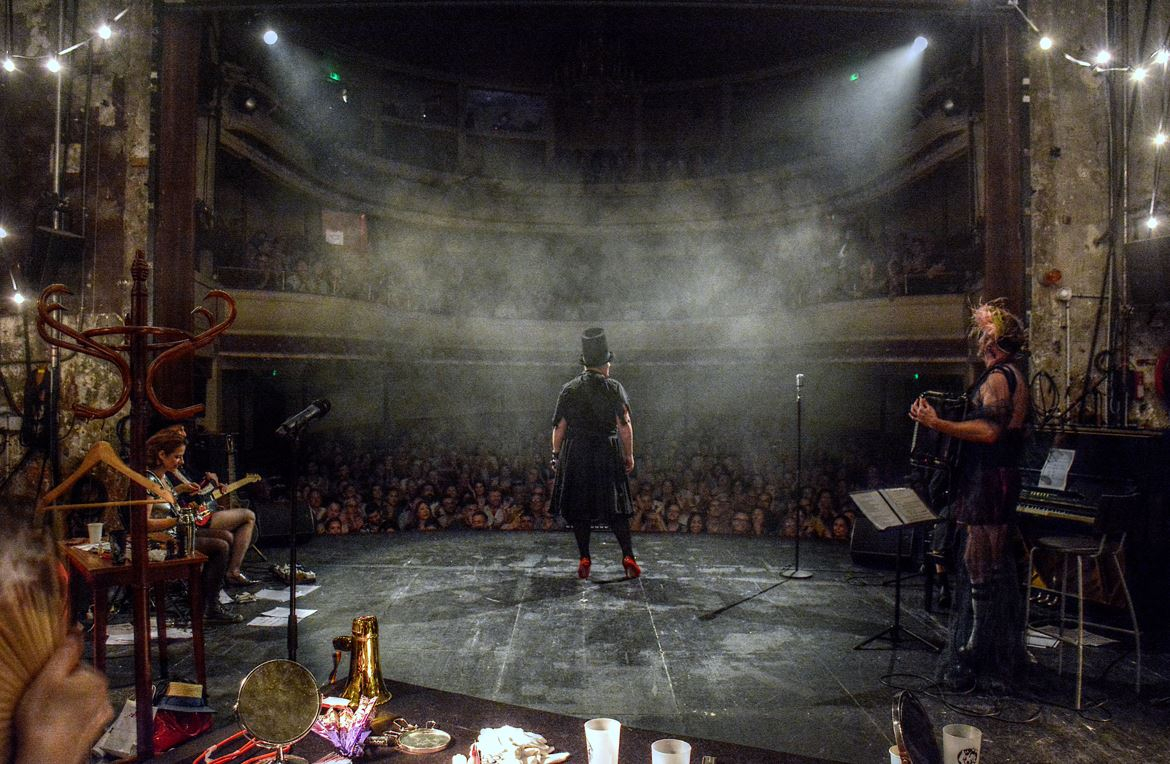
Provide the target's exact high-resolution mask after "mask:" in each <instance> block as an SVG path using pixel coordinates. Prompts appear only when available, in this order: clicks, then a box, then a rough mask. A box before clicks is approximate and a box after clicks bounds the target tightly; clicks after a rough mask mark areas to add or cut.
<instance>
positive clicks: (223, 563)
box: [146, 432, 244, 624]
mask: <svg viewBox="0 0 1170 764" xmlns="http://www.w3.org/2000/svg"><path fill="white" fill-rule="evenodd" d="M186 451H187V444H186V443H184V442H183V439H182V438H180V437H179V436H178V435H176V434H175V433H172V432H160V433H156V434H155V435H152V436H151V437H150V438H149V439H148V440H147V441H146V466H147V470H146V477H147V478H149V479H150V480H152V481H153V482H155V483H157V484H158V485H160V486H161V487H163V488H165V489H166V490H167V491H169V492H170V493H171V494H172V495H173V494H174V492H175V488H174V485H173V484H172V483H171V481H170V479H169V478H168V477H167V473H168V472H170V471H171V470H174V469H177V468H178V467H179V465H181V464H182V463H183V454H184V453H186ZM178 513H179V508H178V507H177V506H176V505H175V504H172V503H170V502H162V503H159V504H155V505H154V511H153V512H152V513H151V514H152V515H153V516H152V517H150V518H148V519H147V524H146V527H147V529H148V530H150V531H166V532H168V533H173V529H174V527H175V518H176V517H177V516H178ZM159 515H163V516H159ZM229 548H230V545H229V544H228V542H227V541H226V540H225V539H222V538H214V537H208V536H200V535H199V534H196V535H195V549H196V551H198V552H201V553H202V554H204V555H206V556H207V562H206V563H205V564H204V565H203V575H202V579H203V580H202V584H203V600H204V610H203V613H204V615H203V619H204V622H205V623H209V624H225V623H239V622H241V621H242V620H244V619H243V617H242V616H241V615H240V614H239V613H232V612H230V611H228V610H225V609H224V607H223V605H221V604H220V603H219V592H220V589H222V588H223V576H224V571H225V570H226V569H227V563H228V550H229Z"/></svg>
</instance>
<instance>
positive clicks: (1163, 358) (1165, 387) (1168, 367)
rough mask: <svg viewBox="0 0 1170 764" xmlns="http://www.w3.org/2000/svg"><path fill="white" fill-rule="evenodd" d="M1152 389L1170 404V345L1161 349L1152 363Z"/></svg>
mask: <svg viewBox="0 0 1170 764" xmlns="http://www.w3.org/2000/svg"><path fill="white" fill-rule="evenodd" d="M1154 391H1155V392H1156V393H1157V394H1158V397H1159V398H1161V399H1162V400H1163V401H1164V402H1165V403H1166V405H1167V406H1170V347H1167V348H1165V349H1164V350H1163V351H1162V354H1161V355H1160V356H1158V361H1157V363H1155V364H1154Z"/></svg>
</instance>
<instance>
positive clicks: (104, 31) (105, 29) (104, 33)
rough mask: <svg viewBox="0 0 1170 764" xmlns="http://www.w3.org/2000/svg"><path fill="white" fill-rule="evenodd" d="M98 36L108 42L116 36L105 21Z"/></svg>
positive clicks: (99, 29) (99, 28)
mask: <svg viewBox="0 0 1170 764" xmlns="http://www.w3.org/2000/svg"><path fill="white" fill-rule="evenodd" d="M97 36H98V37H100V38H102V39H103V40H108V39H110V38H111V37H113V36H114V30H113V29H111V28H110V25H109V24H107V23H105V22H104V21H103V22H102V25H101V26H100V27H98V30H97Z"/></svg>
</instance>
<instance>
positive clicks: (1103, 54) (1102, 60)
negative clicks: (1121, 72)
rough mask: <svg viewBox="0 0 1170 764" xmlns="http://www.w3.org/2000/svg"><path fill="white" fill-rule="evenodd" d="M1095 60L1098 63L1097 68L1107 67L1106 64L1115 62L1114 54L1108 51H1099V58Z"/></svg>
mask: <svg viewBox="0 0 1170 764" xmlns="http://www.w3.org/2000/svg"><path fill="white" fill-rule="evenodd" d="M1093 60H1094V61H1096V62H1097V66H1105V64H1107V63H1109V62H1110V61H1112V60H1113V54H1112V53H1110V52H1109V51H1107V50H1099V51H1097V57H1096V58H1095V59H1093Z"/></svg>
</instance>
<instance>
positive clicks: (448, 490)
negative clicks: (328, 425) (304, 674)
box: [298, 417, 904, 543]
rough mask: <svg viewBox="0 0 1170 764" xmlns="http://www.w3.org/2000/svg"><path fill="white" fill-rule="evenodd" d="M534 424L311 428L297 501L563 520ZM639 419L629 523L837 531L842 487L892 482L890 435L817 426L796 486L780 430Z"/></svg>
mask: <svg viewBox="0 0 1170 764" xmlns="http://www.w3.org/2000/svg"><path fill="white" fill-rule="evenodd" d="M544 429H545V428H544V427H543V426H542V424H541V422H540V421H539V420H538V419H537V418H536V417H533V419H532V421H531V422H526V423H525V425H524V426H517V427H516V428H515V429H514V430H502V429H498V428H497V429H492V428H491V427H490V426H489V427H483V426H482V425H481V426H480V427H478V428H477V427H472V426H469V425H466V424H465V425H464V426H462V427H457V426H454V425H453V424H451V423H449V422H435V421H425V422H416V423H410V422H408V423H401V422H396V423H395V424H394V426H393V427H392V428H388V430H389V431H392V432H394V433H395V435H394V437H393V439H387V440H382V441H379V440H378V439H376V438H374V437H373V436H370V437H369V438H367V439H366V440H365V441H364V442H363V443H360V444H359V443H354V442H342V441H341V440H336V439H327V438H324V437H319V438H317V439H312V440H310V441H309V442H308V443H307V445H306V448H307V449H308V451H309V453H308V455H307V457H306V469H305V474H304V476H303V477H302V479H301V480H300V482H299V485H298V501H299V502H301V503H302V505H303V506H307V507H308V508H309V511H310V512H311V513H312V517H313V519H314V521H315V523H316V528H317V533H319V534H329V535H344V534H367V535H368V534H380V535H385V536H393V535H395V534H398V535H401V534H414V533H418V532H443V531H446V530H467V529H470V530H493V531H512V532H515V531H526V532H548V531H560V530H564V529H565V525H564V522H563V520H562V519H561V518H559V517H554V516H552V515H551V514H550V513H549V508H548V494H549V490H550V486H551V480H552V475H551V474H550V473H549V472H548V471H547V469H546V467H545V465H544V458H545V452H546V451H547V450H548V447H547V443H546V442H545V441H546V440H547V437H546V433H545V432H544ZM473 433H474V434H473ZM642 433H645V435H644V440H643V441H642V444H641V445H640V453H639V460H640V461H639V471H638V474H637V475H635V476H634V477H632V478H631V489H632V490H633V491H634V494H635V499H634V506H635V514H634V517H633V518H632V521H631V523H630V527H631V529H632V530H635V531H637V532H641V533H691V534H700V533H701V534H717V535H718V534H729V535H739V536H772V537H776V536H781V537H783V538H790V539H791V538H795V536H796V535H797V533H799V534H800V535H801V537H802V538H805V539H817V540H824V541H826V542H837V543H848V541H849V537H850V534H851V532H852V528H853V522H854V519H855V517H856V514H855V512H856V508H855V507H854V506H853V503H852V501H851V500H850V499H849V497H848V494H849V492H850V491H854V490H860V489H862V488H865V487H873V486H881V485H883V484H884V481H885V480H886V478H887V477H888V478H889V479H890V481H891V484H892V482H893V481H896V480H897V479H898V478H899V477H900V476H901V474H902V471H903V467H904V464H903V462H902V460H901V459H900V458H899V454H900V453H901V449H899V448H895V447H892V444H889V443H883V442H881V441H880V439H879V438H877V437H876V436H867V435H861V434H852V435H851V434H849V433H838V434H834V436H833V437H832V438H827V439H826V440H825V443H828V444H832V447H831V448H824V447H818V448H813V449H811V452H810V450H809V449H806V450H805V456H804V462H803V464H802V465H801V476H802V478H801V482H802V485H801V486H800V487H799V489H798V487H797V485H796V474H797V470H796V463H795V457H794V454H793V453H792V452H791V451H790V449H789V448H788V444H789V443H790V442H791V439H790V438H788V439H785V440H784V441H782V442H781V441H771V442H770V441H769V438H774V437H775V433H762V432H758V431H754V430H752V428H750V427H744V428H741V429H735V428H727V427H726V426H725V425H718V426H689V427H674V426H670V425H665V426H663V425H658V424H655V423H649V424H647V425H646V426H644V427H643V428H642V432H641V433H640V434H642ZM351 435H352V434H351ZM747 443H761V444H766V445H763V446H759V447H747V446H744V444H747ZM684 444H687V445H684ZM692 444H702V445H701V446H697V447H696V446H694V445H692ZM878 459H886V460H888V461H877V460H878ZM798 509H799V511H800V521H799V523H798V521H797V510H798Z"/></svg>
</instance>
